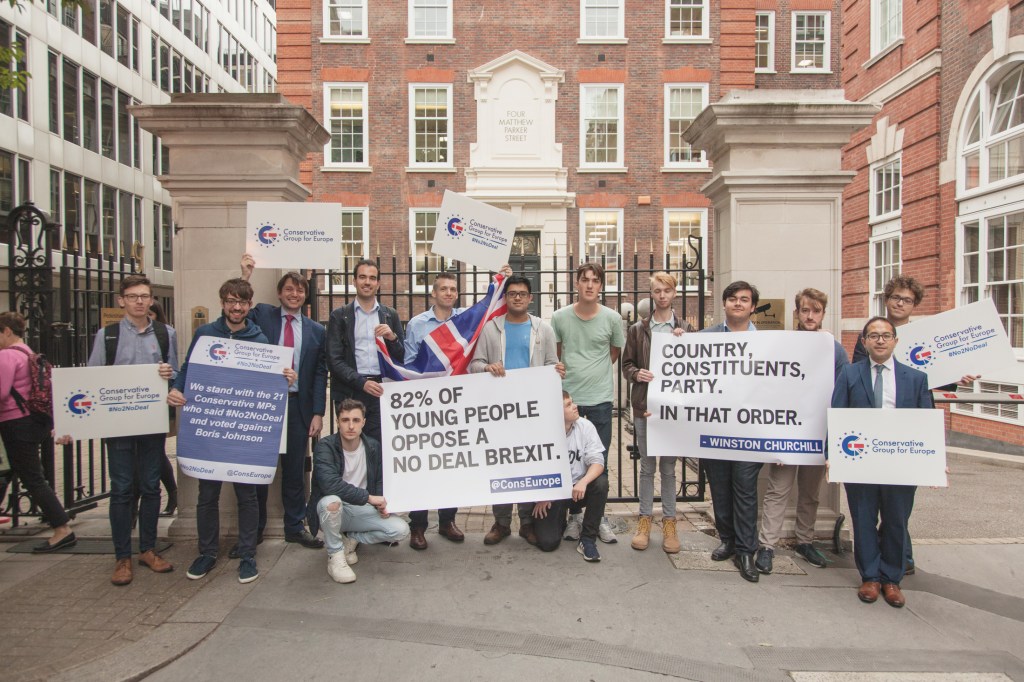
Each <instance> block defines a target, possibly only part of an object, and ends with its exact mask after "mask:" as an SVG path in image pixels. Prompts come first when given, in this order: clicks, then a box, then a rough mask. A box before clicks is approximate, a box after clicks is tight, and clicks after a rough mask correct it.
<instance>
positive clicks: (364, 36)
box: [266, 0, 370, 54]
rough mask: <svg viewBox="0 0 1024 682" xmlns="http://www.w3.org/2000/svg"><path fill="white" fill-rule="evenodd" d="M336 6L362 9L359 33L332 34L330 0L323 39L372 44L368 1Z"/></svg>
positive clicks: (341, 0)
mask: <svg viewBox="0 0 1024 682" xmlns="http://www.w3.org/2000/svg"><path fill="white" fill-rule="evenodd" d="M336 4H338V5H341V4H344V5H345V6H346V7H351V6H359V7H360V8H361V9H362V13H363V21H362V25H361V28H360V31H359V33H354V34H352V35H341V34H337V33H331V5H332V3H331V2H330V0H325V1H324V4H323V15H324V16H323V21H324V31H323V38H324V39H325V41H326V42H338V43H368V42H370V39H369V38H370V36H369V18H368V15H369V13H370V11H369V7H368V4H369V3H368V0H337V2H336ZM270 51H271V50H270V48H269V46H267V47H266V52H267V53H268V54H269V53H270Z"/></svg>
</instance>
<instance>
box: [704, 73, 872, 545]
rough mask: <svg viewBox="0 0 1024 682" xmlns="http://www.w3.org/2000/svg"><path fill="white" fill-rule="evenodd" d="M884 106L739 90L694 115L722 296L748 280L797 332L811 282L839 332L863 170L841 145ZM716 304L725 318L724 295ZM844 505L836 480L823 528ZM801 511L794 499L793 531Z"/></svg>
mask: <svg viewBox="0 0 1024 682" xmlns="http://www.w3.org/2000/svg"><path fill="white" fill-rule="evenodd" d="M879 109H880V107H879V106H878V105H876V104H871V103H861V102H848V101H846V100H845V99H844V97H843V91H842V90H817V91H813V90H741V91H733V92H730V93H728V94H727V95H726V96H725V97H723V98H722V100H721V101H719V102H718V103H716V104H712V105H710V106H709V107H707V108H706V109H705V110H704V111H703V112H701V114H700V115H699V116H698V117H697V118H696V120H694V122H693V123H692V124H691V125H690V127H689V128H688V129H687V131H686V132H685V133H684V138H685V139H686V141H687V142H689V143H690V144H692V145H693V146H695V147H697V148H700V149H704V150H706V151H707V154H708V158H709V159H710V161H711V163H712V164H713V168H714V170H713V174H712V176H711V180H709V181H708V183H707V184H706V185H704V187H703V188H702V189H703V191H704V193H705V194H706V195H707V197H708V198H709V199H710V200H711V202H712V205H713V206H714V237H713V239H712V240H711V242H712V249H713V252H714V278H715V279H714V281H715V294H716V298H717V297H718V295H719V293H720V292H721V291H722V289H724V288H725V286H726V285H727V284H728V283H729V282H732V281H735V280H741V279H742V280H746V281H748V282H750V283H752V284H754V285H755V286H757V288H758V289H759V290H760V293H761V301H762V303H764V302H765V301H767V300H771V299H776V300H778V299H781V300H782V302H783V306H782V308H781V310H778V311H776V314H777V315H779V318H780V319H781V320H782V321H783V322H784V325H785V328H787V329H793V321H792V308H793V296H794V295H795V294H796V292H797V291H799V290H801V289H803V288H805V287H814V288H816V289H820V290H821V291H824V292H825V293H826V294H828V297H829V305H828V309H827V311H826V315H825V320H824V328H825V329H827V330H830V331H832V332H833V333H834V334H835V335H836V336H838V333H839V329H840V327H839V321H840V319H841V318H842V314H841V312H842V311H841V310H840V303H841V296H840V292H841V286H842V194H843V188H844V187H846V185H847V184H848V183H849V182H850V181H851V180H853V178H854V175H855V174H856V173H855V172H854V171H851V170H844V169H843V168H842V149H843V147H844V146H845V145H847V144H849V142H850V137H851V136H852V135H853V133H855V132H856V131H857V130H860V129H861V128H863V127H865V126H867V125H869V124H870V123H871V120H872V118H873V117H874V116H875V114H877V113H878V111H879ZM709 306H713V309H714V311H715V318H716V321H720V318H721V316H722V305H721V301H718V300H716V301H714V302H713V303H709ZM840 505H841V495H840V491H839V486H838V485H833V486H827V485H826V486H825V487H824V489H823V490H822V497H821V507H820V511H819V514H818V525H817V531H818V532H819V533H821V534H825V533H831V531H832V529H833V527H834V525H835V520H836V517H837V515H838V514H839V513H840ZM795 510H796V509H795V505H794V504H793V503H792V500H791V503H790V505H789V509H788V510H787V514H786V526H785V532H786V533H788V534H792V532H793V526H794V518H795ZM848 528H849V526H847V529H848Z"/></svg>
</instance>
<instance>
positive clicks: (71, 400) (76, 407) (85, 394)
mask: <svg viewBox="0 0 1024 682" xmlns="http://www.w3.org/2000/svg"><path fill="white" fill-rule="evenodd" d="M95 407H96V398H95V396H93V395H92V393H90V392H89V391H85V390H82V389H78V390H75V391H71V393H70V394H69V395H68V397H67V399H66V400H65V401H64V411H65V412H66V413H67V414H69V415H71V416H72V417H73V418H75V419H85V418H86V417H88V416H89V413H90V412H92V411H93V409H94V408H95Z"/></svg>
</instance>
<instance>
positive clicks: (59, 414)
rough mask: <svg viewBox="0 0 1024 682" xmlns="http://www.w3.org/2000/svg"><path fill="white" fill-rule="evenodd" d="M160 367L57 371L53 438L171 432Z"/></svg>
mask: <svg viewBox="0 0 1024 682" xmlns="http://www.w3.org/2000/svg"><path fill="white" fill-rule="evenodd" d="M158 367H159V365H158V364H155V363H154V364H152V365H110V366H103V367H55V368H54V370H53V430H54V433H56V434H57V435H58V436H65V435H69V436H71V437H72V438H74V439H75V440H86V439H89V438H115V437H118V436H144V435H147V434H151V433H167V429H168V411H167V380H166V379H161V378H160V372H159V371H158Z"/></svg>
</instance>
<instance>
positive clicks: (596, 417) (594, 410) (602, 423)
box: [576, 402, 612, 472]
mask: <svg viewBox="0 0 1024 682" xmlns="http://www.w3.org/2000/svg"><path fill="white" fill-rule="evenodd" d="M576 407H578V408H579V410H580V416H581V417H586V418H587V420H588V421H589V422H590V423H591V424H593V425H594V428H595V429H597V435H598V437H599V438H600V439H601V444H602V445H604V470H605V471H606V472H607V471H608V448H609V447H611V444H612V404H611V403H610V402H608V403H599V404H597V405H577V406H576Z"/></svg>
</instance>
